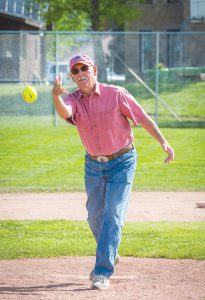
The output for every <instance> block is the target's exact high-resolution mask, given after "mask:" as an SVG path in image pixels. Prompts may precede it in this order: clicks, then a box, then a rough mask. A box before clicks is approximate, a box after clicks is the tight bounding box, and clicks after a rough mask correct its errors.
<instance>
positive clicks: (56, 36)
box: [54, 32, 59, 127]
mask: <svg viewBox="0 0 205 300" xmlns="http://www.w3.org/2000/svg"><path fill="white" fill-rule="evenodd" d="M58 40H59V36H58V32H56V33H55V46H56V47H55V63H56V66H55V77H56V76H57V75H58V73H59V72H58V71H59V70H58ZM57 125H58V114H57V111H56V109H55V107H54V126H55V127H57Z"/></svg>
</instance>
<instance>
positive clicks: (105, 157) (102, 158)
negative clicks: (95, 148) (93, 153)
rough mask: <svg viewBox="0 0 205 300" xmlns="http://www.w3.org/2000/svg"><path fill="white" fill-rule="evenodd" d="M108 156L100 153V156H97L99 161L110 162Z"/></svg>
mask: <svg viewBox="0 0 205 300" xmlns="http://www.w3.org/2000/svg"><path fill="white" fill-rule="evenodd" d="M108 160H109V159H108V157H107V156H104V155H99V156H97V161H98V162H101V163H106V162H108Z"/></svg>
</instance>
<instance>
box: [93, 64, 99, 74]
mask: <svg viewBox="0 0 205 300" xmlns="http://www.w3.org/2000/svg"><path fill="white" fill-rule="evenodd" d="M93 70H94V75H95V76H97V74H98V68H97V66H93Z"/></svg>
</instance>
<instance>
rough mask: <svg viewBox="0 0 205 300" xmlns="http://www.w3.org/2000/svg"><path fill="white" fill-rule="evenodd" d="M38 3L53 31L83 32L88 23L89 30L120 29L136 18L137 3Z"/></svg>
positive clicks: (108, 0)
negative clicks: (51, 24)
mask: <svg viewBox="0 0 205 300" xmlns="http://www.w3.org/2000/svg"><path fill="white" fill-rule="evenodd" d="M38 2H39V3H41V4H42V6H43V7H44V17H45V19H46V20H47V23H48V24H50V23H54V24H55V25H54V28H53V29H57V28H59V29H63V30H73V29H75V30H79V28H80V29H81V30H85V29H86V27H87V25H88V24H89V23H90V29H91V30H94V31H100V30H108V29H110V27H113V25H114V26H116V25H117V26H118V27H119V26H120V27H121V28H122V27H123V26H124V22H125V20H131V19H134V18H136V17H137V15H138V10H137V8H136V4H137V3H138V2H139V1H136V0H82V1H72V0H58V1H56V0H38ZM83 19H84V21H83ZM63 20H65V21H66V23H65V26H64V25H63ZM79 20H80V23H79ZM69 23H70V24H69ZM85 25H86V26H85ZM81 26H82V27H81ZM87 29H88V28H87Z"/></svg>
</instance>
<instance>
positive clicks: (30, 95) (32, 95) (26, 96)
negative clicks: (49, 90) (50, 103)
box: [22, 85, 38, 103]
mask: <svg viewBox="0 0 205 300" xmlns="http://www.w3.org/2000/svg"><path fill="white" fill-rule="evenodd" d="M22 97H23V100H24V101H25V102H26V103H33V102H35V101H36V100H37V97H38V94H37V91H36V89H35V88H34V87H32V86H30V85H27V86H26V87H25V88H24V89H23V91H22Z"/></svg>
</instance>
